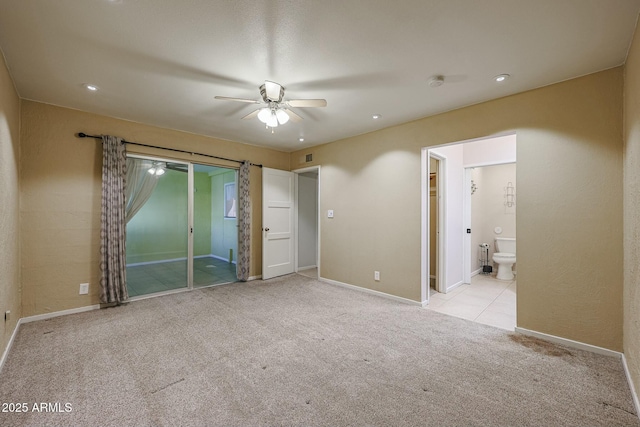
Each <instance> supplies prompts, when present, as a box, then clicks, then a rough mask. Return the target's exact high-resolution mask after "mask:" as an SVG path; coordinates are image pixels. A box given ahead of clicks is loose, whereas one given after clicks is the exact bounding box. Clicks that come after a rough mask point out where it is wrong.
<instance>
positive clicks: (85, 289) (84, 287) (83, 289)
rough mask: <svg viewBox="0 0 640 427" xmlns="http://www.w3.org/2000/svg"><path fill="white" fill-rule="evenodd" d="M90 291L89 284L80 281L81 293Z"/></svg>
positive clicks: (84, 293) (85, 293)
mask: <svg viewBox="0 0 640 427" xmlns="http://www.w3.org/2000/svg"><path fill="white" fill-rule="evenodd" d="M88 293H89V284H88V283H80V295H87V294H88Z"/></svg>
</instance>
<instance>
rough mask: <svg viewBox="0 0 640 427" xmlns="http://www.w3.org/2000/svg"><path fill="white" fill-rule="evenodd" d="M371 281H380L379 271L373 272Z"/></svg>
mask: <svg viewBox="0 0 640 427" xmlns="http://www.w3.org/2000/svg"><path fill="white" fill-rule="evenodd" d="M373 280H375V281H376V282H379V281H380V272H379V271H374V272H373Z"/></svg>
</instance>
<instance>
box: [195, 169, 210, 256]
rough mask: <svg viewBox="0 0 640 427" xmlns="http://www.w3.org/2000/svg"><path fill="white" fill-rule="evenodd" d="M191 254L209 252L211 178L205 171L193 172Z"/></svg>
mask: <svg viewBox="0 0 640 427" xmlns="http://www.w3.org/2000/svg"><path fill="white" fill-rule="evenodd" d="M193 184H194V186H195V188H196V192H195V193H194V196H193V197H194V198H193V208H194V211H193V227H194V228H193V256H199V255H209V254H211V243H210V242H211V180H210V179H209V174H208V173H206V172H194V174H193Z"/></svg>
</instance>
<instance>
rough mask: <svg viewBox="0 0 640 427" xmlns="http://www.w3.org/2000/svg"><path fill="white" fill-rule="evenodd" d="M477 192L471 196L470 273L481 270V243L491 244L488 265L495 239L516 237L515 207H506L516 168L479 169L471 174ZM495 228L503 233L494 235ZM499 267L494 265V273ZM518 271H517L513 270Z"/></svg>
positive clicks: (494, 249) (487, 167) (493, 250)
mask: <svg viewBox="0 0 640 427" xmlns="http://www.w3.org/2000/svg"><path fill="white" fill-rule="evenodd" d="M472 176H474V177H475V180H476V183H477V185H478V189H477V191H476V193H475V194H474V195H473V196H471V221H472V222H471V224H472V227H471V230H472V233H471V235H472V236H473V238H472V244H471V272H474V271H477V270H478V269H479V268H480V265H481V264H480V262H479V261H478V246H479V244H480V243H488V244H489V245H490V248H489V264H490V265H494V264H493V262H492V261H491V257H492V255H493V253H494V252H495V251H496V246H495V240H494V239H495V238H496V237H516V206H515V204H514V205H513V206H512V207H508V206H506V204H505V202H506V198H505V187H506V186H507V183H509V182H511V183H512V184H513V186H514V188H515V190H514V192H515V194H516V197H517V185H516V164H515V163H510V164H506V165H496V166H484V167H477V168H474V169H473V170H472ZM496 227H500V228H502V233H501V234H497V233H495V231H494V229H495V228H496ZM496 268H497V265H494V271H495V269H496ZM514 269H515V267H514Z"/></svg>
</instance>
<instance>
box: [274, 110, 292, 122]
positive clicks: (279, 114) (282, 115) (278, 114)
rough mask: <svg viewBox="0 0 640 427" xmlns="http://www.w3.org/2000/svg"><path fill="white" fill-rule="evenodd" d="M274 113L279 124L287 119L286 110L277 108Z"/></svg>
mask: <svg viewBox="0 0 640 427" xmlns="http://www.w3.org/2000/svg"><path fill="white" fill-rule="evenodd" d="M275 114H276V118H277V119H278V123H280V124H281V125H283V124H285V123H287V122H288V121H289V115H288V114H287V112H286V111H284V110H281V109H277V110H276V113H275Z"/></svg>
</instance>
